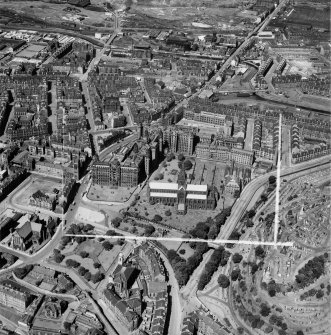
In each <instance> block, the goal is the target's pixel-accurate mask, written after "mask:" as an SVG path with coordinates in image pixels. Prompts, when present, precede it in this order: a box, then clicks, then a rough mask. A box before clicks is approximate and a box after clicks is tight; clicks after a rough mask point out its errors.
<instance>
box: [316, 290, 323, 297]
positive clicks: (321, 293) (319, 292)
mask: <svg viewBox="0 0 331 335" xmlns="http://www.w3.org/2000/svg"><path fill="white" fill-rule="evenodd" d="M323 296H324V292H323V291H322V290H318V291H317V293H316V298H317V299H320V298H322V297H323Z"/></svg>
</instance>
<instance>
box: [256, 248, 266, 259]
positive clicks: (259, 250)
mask: <svg viewBox="0 0 331 335" xmlns="http://www.w3.org/2000/svg"><path fill="white" fill-rule="evenodd" d="M255 256H256V257H259V258H264V256H265V253H264V249H263V247H262V246H260V245H258V246H257V247H256V248H255Z"/></svg>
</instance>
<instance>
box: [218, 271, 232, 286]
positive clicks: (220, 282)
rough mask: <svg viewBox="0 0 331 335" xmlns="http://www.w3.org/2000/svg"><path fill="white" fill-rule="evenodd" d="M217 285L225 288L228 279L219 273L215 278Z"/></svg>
mask: <svg viewBox="0 0 331 335" xmlns="http://www.w3.org/2000/svg"><path fill="white" fill-rule="evenodd" d="M217 282H218V285H219V286H220V287H222V288H227V287H229V285H230V280H229V278H228V277H227V276H226V275H223V274H221V275H219V277H218V279H217Z"/></svg>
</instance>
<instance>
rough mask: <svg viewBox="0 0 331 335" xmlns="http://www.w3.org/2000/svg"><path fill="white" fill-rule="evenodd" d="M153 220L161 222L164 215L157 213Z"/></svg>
mask: <svg viewBox="0 0 331 335" xmlns="http://www.w3.org/2000/svg"><path fill="white" fill-rule="evenodd" d="M153 221H155V222H161V221H162V216H161V215H158V214H155V215H154V218H153Z"/></svg>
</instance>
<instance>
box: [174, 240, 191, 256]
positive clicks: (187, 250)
mask: <svg viewBox="0 0 331 335" xmlns="http://www.w3.org/2000/svg"><path fill="white" fill-rule="evenodd" d="M180 250H185V254H181V253H179V256H181V257H183V258H184V259H186V260H187V259H188V258H189V257H191V256H192V255H193V254H194V250H193V249H192V248H191V247H190V246H189V244H188V243H187V242H184V243H182V244H181V246H180V247H179V248H178V250H177V252H179V251H180Z"/></svg>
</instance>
